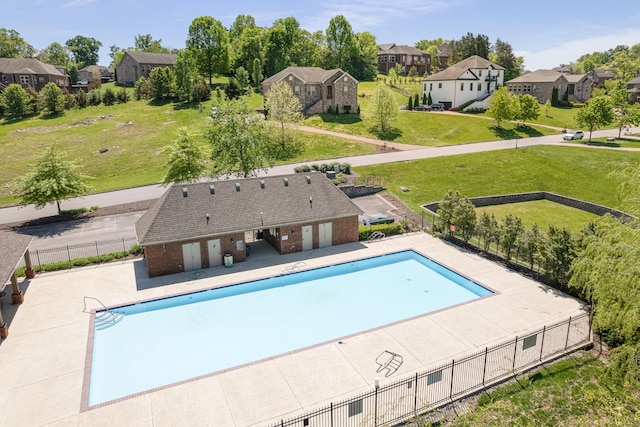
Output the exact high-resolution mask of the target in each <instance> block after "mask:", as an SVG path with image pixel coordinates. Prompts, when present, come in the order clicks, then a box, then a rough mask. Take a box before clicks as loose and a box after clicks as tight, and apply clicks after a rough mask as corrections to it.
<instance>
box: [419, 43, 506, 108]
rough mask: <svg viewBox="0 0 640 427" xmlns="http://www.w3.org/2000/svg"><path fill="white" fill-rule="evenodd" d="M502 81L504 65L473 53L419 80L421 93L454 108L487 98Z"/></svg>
mask: <svg viewBox="0 0 640 427" xmlns="http://www.w3.org/2000/svg"><path fill="white" fill-rule="evenodd" d="M503 81H504V68H503V67H501V66H500V65H498V64H494V63H493V62H491V61H489V60H488V59H485V58H482V57H480V56H477V55H473V56H470V57H469V58H466V59H464V60H462V61H460V62H458V63H457V64H454V65H452V66H450V67H448V68H446V69H445V70H443V71H440V72H439V73H436V74H434V75H432V76H429V77H427V78H425V79H424V80H422V92H423V93H424V94H425V95H427V96H428V95H429V94H431V99H432V100H433V102H438V103H441V104H444V106H445V107H446V108H457V107H458V106H460V105H462V104H464V103H466V102H468V101H472V100H478V101H484V100H486V99H487V98H488V97H489V96H491V94H492V93H493V91H494V90H496V89H497V88H498V87H499V86H502V83H503Z"/></svg>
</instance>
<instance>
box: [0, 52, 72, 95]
mask: <svg viewBox="0 0 640 427" xmlns="http://www.w3.org/2000/svg"><path fill="white" fill-rule="evenodd" d="M51 82H53V83H55V84H57V85H58V86H59V87H61V88H67V87H69V76H67V75H66V74H64V72H62V71H60V70H59V69H58V68H57V67H55V66H53V65H50V64H45V63H44V62H40V61H38V60H37V59H35V58H0V89H2V88H4V87H6V86H9V85H10V84H13V83H16V84H19V85H21V86H22V87H23V88H24V89H27V88H32V89H34V90H35V91H36V92H39V91H40V90H41V89H42V88H43V87H44V86H45V85H46V84H47V83H51Z"/></svg>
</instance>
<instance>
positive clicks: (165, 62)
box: [116, 51, 178, 85]
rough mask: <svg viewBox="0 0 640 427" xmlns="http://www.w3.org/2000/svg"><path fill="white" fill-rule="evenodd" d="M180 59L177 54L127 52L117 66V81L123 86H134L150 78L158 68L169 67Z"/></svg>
mask: <svg viewBox="0 0 640 427" xmlns="http://www.w3.org/2000/svg"><path fill="white" fill-rule="evenodd" d="M176 59H178V55H176V54H175V53H149V52H135V51H131V52H125V53H124V55H123V56H122V59H120V61H118V63H117V64H116V81H117V82H118V83H120V84H123V85H132V84H134V83H135V82H137V81H138V79H139V78H140V77H149V74H150V73H151V70H153V69H154V68H157V67H169V68H171V69H172V70H173V64H174V63H175V62H176Z"/></svg>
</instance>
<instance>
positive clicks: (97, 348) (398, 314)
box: [88, 251, 492, 406]
mask: <svg viewBox="0 0 640 427" xmlns="http://www.w3.org/2000/svg"><path fill="white" fill-rule="evenodd" d="M293 285H295V286H293ZM490 294H492V292H491V291H490V290H489V289H487V288H485V287H482V286H481V285H478V284H477V283H475V282H473V281H471V280H469V279H467V278H465V277H463V276H460V275H458V274H457V273H455V272H453V271H451V270H448V269H447V268H445V267H443V266H441V265H440V264H438V263H436V262H434V261H432V260H430V259H428V258H426V257H424V256H422V255H420V254H418V253H417V252H414V251H403V252H398V253H394V254H388V255H383V256H378V257H374V258H368V259H363V260H359V261H354V262H348V263H344V264H338V265H333V266H329V267H323V268H317V269H313V270H309V271H304V272H300V273H293V274H288V275H283V276H278V277H273V278H269V279H264V280H258V281H253V282H247V283H242V284H238V285H233V286H227V287H223V288H218V289H212V290H206V291H201V292H196V293H191V294H186V295H180V296H176V297H171V298H164V299H160V300H155V301H150V302H144V303H139V304H133V305H127V306H122V307H118V308H113V309H111V311H112V312H113V313H114V314H115V317H113V321H111V322H103V321H100V320H99V319H101V318H103V319H104V314H105V313H100V312H98V313H97V314H96V319H97V320H96V321H95V327H94V331H93V341H92V343H90V344H91V346H92V349H91V351H92V352H91V361H90V363H91V369H90V370H91V376H90V382H89V393H88V394H89V395H88V405H89V406H92V405H97V404H100V403H104V402H108V401H111V400H115V399H119V398H122V397H125V396H129V395H132V394H136V393H140V392H144V391H147V390H151V389H154V388H158V387H162V386H165V385H169V384H173V383H178V382H181V381H185V380H188V379H191V378H194V377H198V376H202V375H207V374H211V373H214V372H218V371H222V370H225V369H229V368H233V367H237V366H240V365H244V364H248V363H254V362H256V361H259V360H263V359H266V358H270V357H273V356H278V355H282V354H284V353H287V352H291V351H295V350H300V349H304V348H307V347H310V346H313V345H317V344H321V343H326V342H330V341H334V340H337V339H340V338H343V337H346V336H349V335H353V334H358V333H362V332H364V331H368V330H371V329H375V328H379V327H381V326H384V325H388V324H391V323H394V322H400V321H404V320H407V319H410V318H414V317H417V316H421V315H424V314H426V313H429V312H433V311H436V310H440V309H443V308H446V307H450V306H452V305H456V304H460V303H464V302H467V301H470V300H473V299H477V298H481V297H484V296H487V295H490Z"/></svg>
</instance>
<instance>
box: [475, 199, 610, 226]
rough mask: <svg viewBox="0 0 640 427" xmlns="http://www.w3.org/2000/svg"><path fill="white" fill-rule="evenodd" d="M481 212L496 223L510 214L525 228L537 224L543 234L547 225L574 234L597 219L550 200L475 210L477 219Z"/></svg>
mask: <svg viewBox="0 0 640 427" xmlns="http://www.w3.org/2000/svg"><path fill="white" fill-rule="evenodd" d="M482 212H487V213H488V214H493V215H495V217H496V219H497V220H498V223H500V222H501V220H502V219H503V218H504V217H505V216H507V215H508V214H512V215H514V216H517V217H520V219H522V225H524V226H525V228H531V226H532V225H533V224H538V227H539V228H540V230H541V231H543V232H546V231H547V229H548V227H549V225H550V224H553V225H555V226H564V227H567V229H569V231H571V233H575V232H578V231H580V230H581V229H582V228H583V227H584V226H585V225H586V224H588V223H589V221H591V220H594V219H596V218H598V216H597V215H594V214H592V213H589V212H585V211H582V210H580V209H576V208H572V207H569V206H565V205H561V204H559V203H554V202H552V201H550V200H535V201H531V202H522V203H509V204H505V205H494V206H484V207H481V208H476V215H478V218H479V217H480V215H481V214H482Z"/></svg>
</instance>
